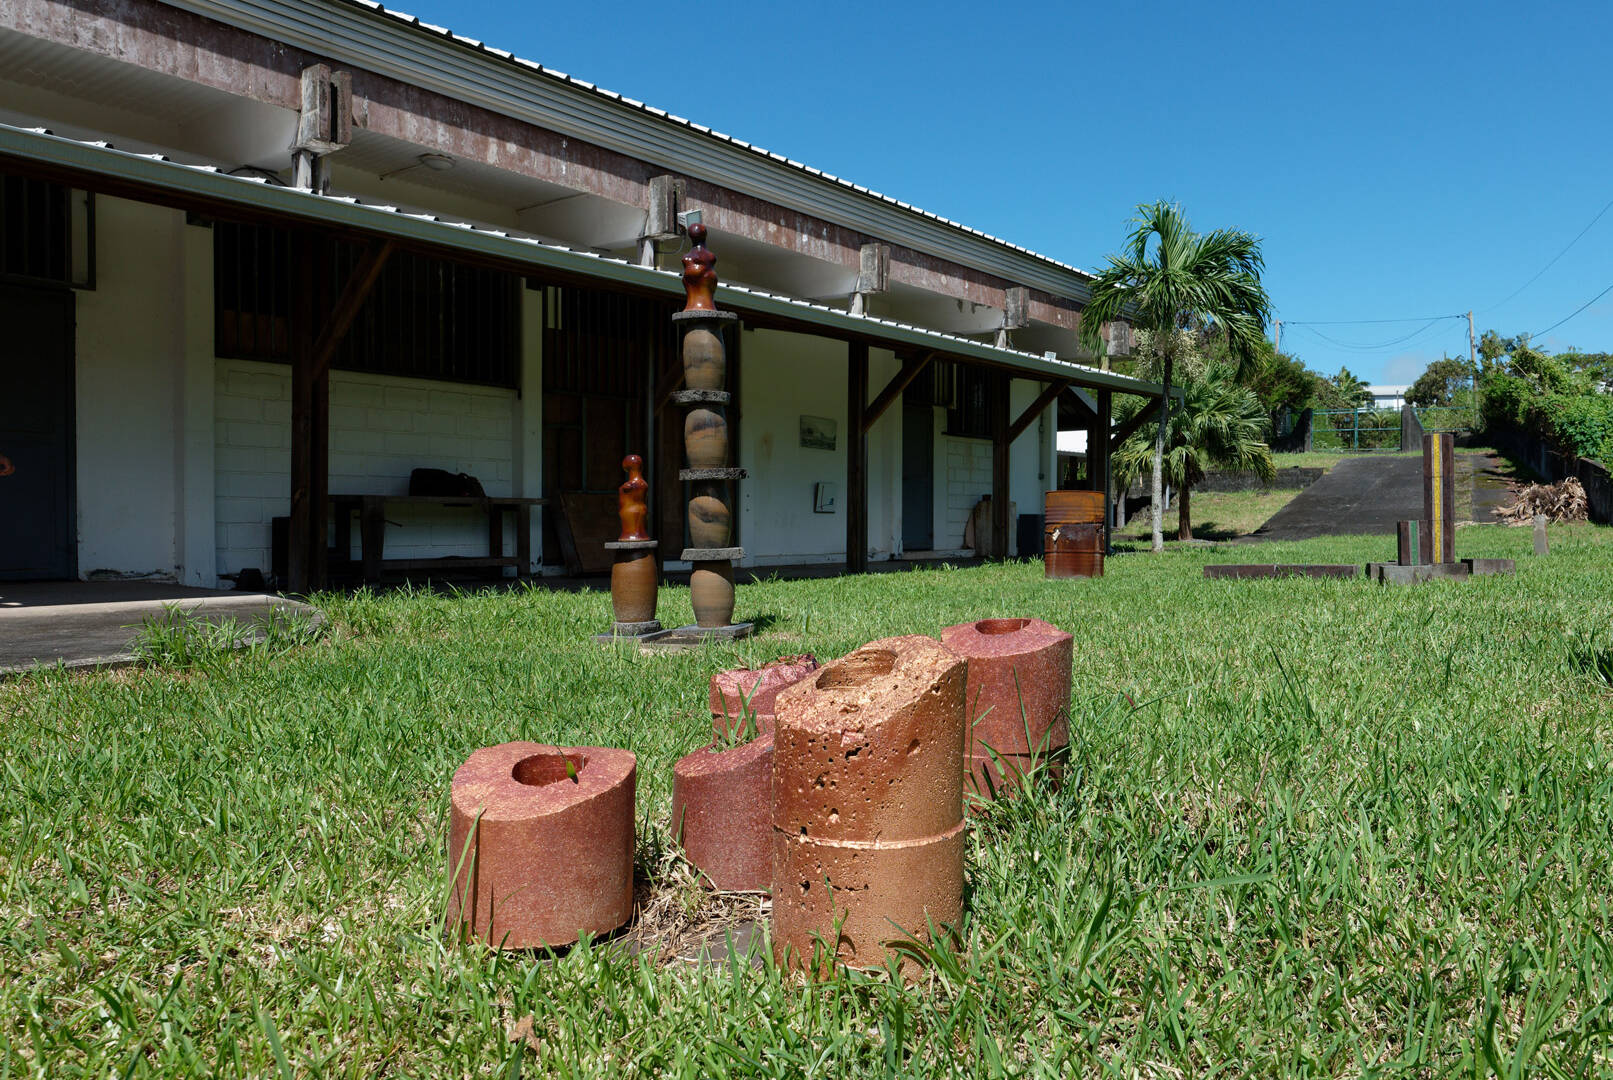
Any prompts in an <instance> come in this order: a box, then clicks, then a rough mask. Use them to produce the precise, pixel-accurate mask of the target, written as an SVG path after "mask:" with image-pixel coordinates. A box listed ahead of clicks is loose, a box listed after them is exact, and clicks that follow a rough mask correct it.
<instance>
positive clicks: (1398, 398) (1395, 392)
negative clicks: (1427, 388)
mask: <svg viewBox="0 0 1613 1080" xmlns="http://www.w3.org/2000/svg"><path fill="white" fill-rule="evenodd" d="M1410 389H1411V385H1410V384H1409V383H1408V384H1406V385H1403V386H1369V387H1367V393H1369V394H1371V395H1372V407H1373V408H1374V409H1398V408H1400V407H1401V406H1402V405H1404V404H1405V403H1406V391H1408V390H1410Z"/></svg>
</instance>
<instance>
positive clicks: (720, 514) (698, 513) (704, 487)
mask: <svg viewBox="0 0 1613 1080" xmlns="http://www.w3.org/2000/svg"><path fill="white" fill-rule="evenodd" d="M733 524H734V516H733V513H732V512H731V511H730V510H729V509H728V504H727V502H725V501H724V500H723V498H722V488H721V487H719V486H718V485H716V484H696V485H695V494H694V497H693V498H692V499H690V500H689V546H690V547H698V548H721V547H727V546H728V540H729V538H730V537H731V536H732V535H733Z"/></svg>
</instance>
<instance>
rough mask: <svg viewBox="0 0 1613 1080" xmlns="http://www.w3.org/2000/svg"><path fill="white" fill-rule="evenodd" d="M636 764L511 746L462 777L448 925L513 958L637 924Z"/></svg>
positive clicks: (486, 756) (493, 750) (474, 760)
mask: <svg viewBox="0 0 1613 1080" xmlns="http://www.w3.org/2000/svg"><path fill="white" fill-rule="evenodd" d="M636 772H637V760H636V759H635V758H634V756H633V754H632V753H631V752H630V751H627V750H616V749H612V748H609V747H603V746H546V745H544V744H542V743H533V742H511V743H503V744H502V745H499V746H488V747H484V748H482V749H480V750H478V751H476V752H475V753H474V754H472V755H471V756H470V758H469V760H467V761H466V762H465V764H463V765H461V766H460V767H459V769H458V771H456V772H455V773H454V780H453V788H452V795H453V799H452V801H453V809H452V815H453V816H452V823H451V825H450V828H449V844H448V875H449V877H450V879H451V880H452V881H453V889H452V891H451V893H450V895H449V898H448V927H449V931H450V933H453V932H457V929H458V928H459V927H461V926H462V925H465V926H468V928H469V929H470V931H471V932H472V933H473V934H474V935H475V936H476V937H478V938H480V939H482V940H483V941H486V942H487V943H488V944H489V945H494V946H497V947H499V948H508V949H526V948H534V947H541V946H554V945H566V944H569V943H571V942H573V941H576V940H577V938H578V937H579V936H581V935H582V934H583V933H591V934H604V933H608V932H610V931H612V930H615V929H616V928H617V927H619V926H621V925H622V924H623V923H625V922H627V920H628V919H629V918H631V917H632V915H633V820H634V818H633V814H634V806H633V802H634V800H633V795H634V781H635V780H636Z"/></svg>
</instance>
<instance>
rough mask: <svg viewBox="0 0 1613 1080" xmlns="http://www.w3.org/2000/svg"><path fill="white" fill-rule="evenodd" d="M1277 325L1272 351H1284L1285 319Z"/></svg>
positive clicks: (1279, 320)
mask: <svg viewBox="0 0 1613 1080" xmlns="http://www.w3.org/2000/svg"><path fill="white" fill-rule="evenodd" d="M1276 326H1277V337H1276V340H1274V341H1273V342H1272V343H1271V351H1272V352H1282V351H1283V321H1282V320H1281V319H1278V320H1277V321H1276ZM1469 336H1470V337H1471V336H1472V335H1469Z"/></svg>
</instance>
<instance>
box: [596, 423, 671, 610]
mask: <svg viewBox="0 0 1613 1080" xmlns="http://www.w3.org/2000/svg"><path fill="white" fill-rule="evenodd" d="M622 468H623V470H625V471H626V473H627V481H626V482H625V483H624V484H622V486H621V487H620V488H618V489H617V495H616V514H617V517H618V518H620V520H621V525H622V532H621V535H620V536H619V537H618V538H617V539H616V540H615V541H613V542H611V543H608V544H606V545H605V547H606V549H607V550H610V551H614V552H615V553H616V561H615V562H614V563H613V564H612V566H611V570H610V604H611V611H612V613H613V614H614V615H615V620H616V622H615V626H614V627H613V628H612V633H611V634H610V635H600V636H601V637H606V636H610V637H643V636H645V635H646V634H655V633H659V632H660V630H661V624H660V623H658V622H656V621H655V598H656V588H657V586H658V584H659V583H660V576H661V575H660V571H659V569H658V568H657V567H656V563H655V548H656V542H655V541H654V540H652V539H651V538H650V535H649V532H648V530H647V528H646V525H647V523H648V521H649V518H650V508H649V502H648V496H649V490H650V485H649V484H647V483H645V481H644V459H643V458H641V457H639V456H638V455H637V454H628V455H627V456H626V457H625V458H623V459H622Z"/></svg>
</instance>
